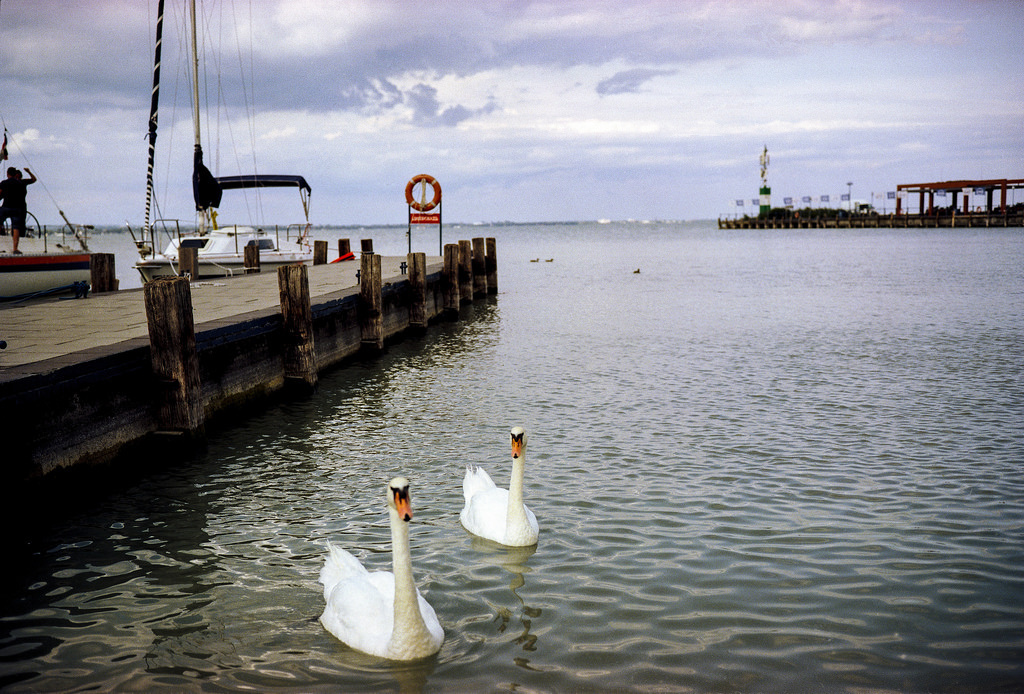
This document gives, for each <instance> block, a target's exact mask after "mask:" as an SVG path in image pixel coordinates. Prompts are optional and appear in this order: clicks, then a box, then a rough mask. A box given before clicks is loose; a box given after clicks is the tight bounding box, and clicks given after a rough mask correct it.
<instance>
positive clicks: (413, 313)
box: [407, 253, 427, 331]
mask: <svg viewBox="0 0 1024 694" xmlns="http://www.w3.org/2000/svg"><path fill="white" fill-rule="evenodd" d="M407 262H408V263H409V287H410V288H411V289H412V301H411V302H410V304H409V327H410V328H413V329H415V330H419V331H422V330H426V329H427V254H426V253H410V254H409V256H408V261H407Z"/></svg>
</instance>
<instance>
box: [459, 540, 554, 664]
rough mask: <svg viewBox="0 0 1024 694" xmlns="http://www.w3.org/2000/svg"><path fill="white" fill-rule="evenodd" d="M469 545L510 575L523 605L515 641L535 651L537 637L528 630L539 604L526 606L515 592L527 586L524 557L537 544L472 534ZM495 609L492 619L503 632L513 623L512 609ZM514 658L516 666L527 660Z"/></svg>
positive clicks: (485, 561) (483, 559)
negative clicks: (507, 544)
mask: <svg viewBox="0 0 1024 694" xmlns="http://www.w3.org/2000/svg"><path fill="white" fill-rule="evenodd" d="M472 547H473V549H474V550H476V551H477V552H478V553H479V558H480V563H482V564H488V565H490V566H500V567H501V568H503V569H505V570H506V571H508V572H509V573H510V574H512V578H511V580H510V581H509V585H508V587H509V590H510V591H511V593H512V595H514V596H515V597H516V600H518V601H519V604H520V605H522V608H523V616H522V618H521V619H520V622H521V623H522V625H523V633H521V634H520V635H519V636H517V637H516V639H515V642H516V643H517V644H519V645H521V646H522V647H523V650H524V651H535V650H537V647H536V643H537V636H536V635H535V634H532V633H530V629H531V628H532V627H533V621H532V620H533V618H535V617H539V616H540V614H541V610H540V608H539V607H530V606H529V605H527V604H526V601H525V600H523V597H522V596H521V595H520V594H519V592H518V591H519V589H520V588H522V587H523V586H525V585H526V578H525V574H528V573H530V566H529V564H528V563H527V560H528V559H529V558H530V557H532V556H533V555H534V553H536V551H537V545H531V546H530V547H502V546H500V545H498V544H496V543H494V542H491V541H489V540H483V539H481V538H479V537H474V538H473V541H472ZM496 610H497V615H496V617H495V621H496V622H500V624H499V626H498V633H499V634H503V633H505V630H506V629H508V626H509V624H510V623H511V622H512V616H513V612H512V610H511V609H509V608H507V607H496ZM516 660H517V663H516V664H517V665H523V666H524V667H525V666H526V664H527V663H528V662H529V661H523V663H519V662H518V661H519V659H516Z"/></svg>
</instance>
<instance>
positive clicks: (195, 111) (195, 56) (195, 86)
mask: <svg viewBox="0 0 1024 694" xmlns="http://www.w3.org/2000/svg"><path fill="white" fill-rule="evenodd" d="M189 14H190V18H191V22H192V123H193V127H194V128H195V134H196V147H201V143H200V141H199V49H198V47H197V42H196V0H189Z"/></svg>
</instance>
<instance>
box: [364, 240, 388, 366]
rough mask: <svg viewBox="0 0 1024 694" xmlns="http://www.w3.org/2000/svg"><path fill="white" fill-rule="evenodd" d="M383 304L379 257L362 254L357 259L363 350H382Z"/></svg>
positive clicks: (371, 254) (374, 254) (372, 254)
mask: <svg viewBox="0 0 1024 694" xmlns="http://www.w3.org/2000/svg"><path fill="white" fill-rule="evenodd" d="M383 303H384V302H383V298H382V296H381V276H380V256H379V255H377V254H376V253H366V252H364V253H363V254H362V255H361V256H360V258H359V329H360V333H361V335H362V347H363V349H366V350H370V351H377V352H379V351H381V350H383V349H384V325H383V318H382V314H381V308H382V306H383Z"/></svg>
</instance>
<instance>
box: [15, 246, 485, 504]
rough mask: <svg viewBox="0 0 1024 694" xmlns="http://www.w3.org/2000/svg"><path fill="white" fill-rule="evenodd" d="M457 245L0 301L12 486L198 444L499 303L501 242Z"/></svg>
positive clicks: (369, 254) (144, 457) (366, 254)
mask: <svg viewBox="0 0 1024 694" xmlns="http://www.w3.org/2000/svg"><path fill="white" fill-rule="evenodd" d="M444 250H445V256H444V258H442V257H437V256H435V257H426V256H425V255H424V254H422V253H414V254H410V255H409V256H408V257H401V256H399V257H387V258H382V257H381V256H379V255H376V254H373V253H363V254H362V256H361V257H360V258H359V259H358V260H355V261H349V262H340V263H332V264H324V265H313V266H298V265H297V266H287V267H284V268H280V269H279V272H276V273H275V272H262V273H257V274H251V275H246V276H241V277H235V278H231V279H223V280H203V281H199V282H189V281H188V280H187V279H185V278H167V279H165V280H161V281H159V282H151V283H150V284H148V285H146V287H143V288H142V289H133V290H126V291H122V292H110V293H101V294H91V295H89V296H88V297H87V298H84V299H83V298H79V299H65V300H56V299H52V300H47V301H43V302H37V303H31V304H25V305H19V306H9V305H7V306H0V340H2V341H4V342H6V347H5V348H4V349H0V436H2V441H3V445H4V450H3V455H2V460H3V465H0V485H2V486H4V487H10V486H11V485H15V486H17V484H18V483H19V482H27V481H30V480H32V479H38V478H42V477H44V476H47V475H49V474H50V473H52V472H54V471H55V470H59V469H61V468H69V467H72V466H79V465H80V464H82V463H106V462H110V461H115V460H119V459H124V458H125V456H126V455H127V454H132V459H133V460H135V459H142V460H144V459H146V455H147V454H149V453H153V452H155V451H156V450H157V449H166V448H167V444H168V442H176V441H184V442H192V443H193V444H194V443H195V442H196V441H197V440H199V441H201V440H202V438H203V437H204V435H205V433H204V428H205V425H206V423H207V422H212V421H215V420H218V419H221V418H225V419H226V418H227V416H228V415H231V414H232V413H237V412H240V411H244V408H245V406H248V405H250V404H253V403H258V402H261V401H265V400H266V399H268V398H269V397H271V396H275V395H278V394H281V393H283V392H287V391H288V390H289V389H295V388H296V387H297V386H298V387H299V390H300V391H301V392H308V391H309V390H310V389H312V388H315V386H316V378H317V376H316V375H317V373H318V372H320V371H322V370H324V369H327V368H331V367H334V366H337V365H340V364H342V363H343V362H345V361H346V360H348V359H350V358H352V357H355V356H356V355H359V354H365V353H366V352H368V351H369V352H371V353H376V352H379V351H380V350H382V349H384V348H385V344H386V343H387V342H388V341H391V340H394V339H397V338H398V337H399V336H401V335H402V334H403V333H406V332H408V331H423V330H427V329H428V328H429V325H430V324H432V323H435V322H437V321H440V320H446V319H457V318H458V313H459V308H460V306H462V305H464V304H466V303H467V302H471V301H473V300H476V299H480V298H481V297H483V296H486V295H487V294H494V293H496V292H497V269H496V265H497V263H496V257H495V247H494V240H493V239H486V243H485V240H484V239H474V242H473V243H472V244H470V242H468V241H466V242H462V243H460V244H449V245H447V246H446V247H445V249H444ZM474 253H476V254H478V255H480V257H479V258H476V257H475V256H474ZM484 253H486V257H484ZM417 256H418V257H417ZM474 269H475V270H476V273H477V276H476V277H474ZM357 273H358V279H357ZM479 275H483V276H482V277H481V276H479ZM293 285H294V287H295V290H294V291H293V289H292V286H293ZM167 289H171V290H173V291H172V292H171V293H176V294H177V295H182V296H183V297H184V300H185V303H184V304H183V305H184V306H185V307H186V310H184V311H179V313H183V314H187V315H183V316H182V320H181V321H180V323H181V325H180V326H177V327H176V326H175V323H174V321H173V320H171V321H170V326H168V325H157V324H159V323H161V322H162V321H166V320H168V319H167V316H168V315H172V314H174V313H175V310H174V307H173V306H169V305H165V304H160V303H159V302H160V301H163V299H161V298H160V296H161V293H164V294H166V293H167V292H166V291H165V290H167ZM467 290H468V291H467ZM286 295H287V296H286ZM189 308H190V309H191V310H188V309H189ZM296 321H297V322H296ZM303 321H305V323H303ZM179 333H180V335H179ZM303 354H304V357H303ZM168 355H169V356H168ZM296 355H299V359H298V360H297V359H296ZM303 360H304V361H303ZM173 362H179V363H178V364H177V365H175V364H174V363H173ZM182 364H184V367H182V366H181V365H182ZM181 368H183V369H184V370H179V371H175V369H181ZM190 369H191V372H190V371H189V370H190ZM303 370H304V371H303ZM193 380H194V382H195V383H194V385H192V386H190V381H193ZM175 402H177V405H175ZM168 403H170V406H169V405H168ZM176 406H177V407H178V410H179V411H180V410H191V412H192V413H193V415H192V420H188V421H186V422H184V423H182V421H180V420H178V419H175V416H177V415H176V414H174V411H175V407H176ZM157 440H159V441H160V442H161V443H160V444H159V445H158V446H156V445H154V442H155V441H157Z"/></svg>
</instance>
